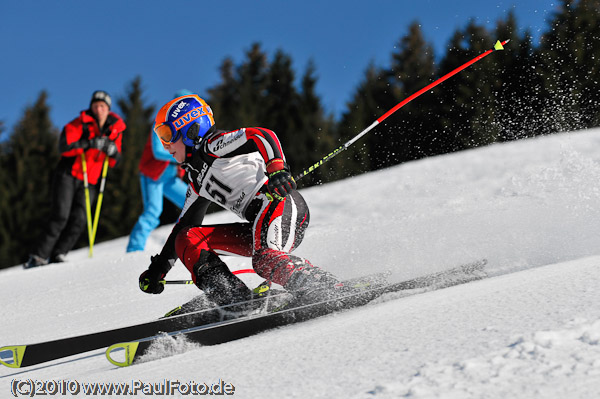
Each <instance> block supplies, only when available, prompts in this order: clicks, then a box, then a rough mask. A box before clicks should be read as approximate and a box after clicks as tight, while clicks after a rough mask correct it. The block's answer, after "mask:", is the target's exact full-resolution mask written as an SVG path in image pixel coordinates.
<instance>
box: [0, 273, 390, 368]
mask: <svg viewBox="0 0 600 399" xmlns="http://www.w3.org/2000/svg"><path fill="white" fill-rule="evenodd" d="M386 275H387V274H386V273H377V274H374V275H372V276H368V277H366V278H365V277H361V278H359V279H353V280H350V281H349V282H348V283H349V284H353V283H355V282H357V281H365V279H367V280H371V282H375V281H380V280H381V279H384V278H385V276H386ZM288 296H289V294H288V293H287V292H283V293H279V294H275V295H270V296H268V297H266V298H258V299H254V300H250V301H245V302H240V303H234V304H231V305H226V306H221V307H214V308H209V309H200V310H197V311H193V312H187V313H184V314H177V315H172V316H168V317H163V318H160V319H158V320H153V321H150V322H146V323H141V324H135V325H131V326H126V327H120V328H115V329H112V330H106V331H101V332H95V333H90V334H83V335H79V336H74V337H67V338H61V339H56V340H52V341H45V342H40V343H36V344H29V345H11V346H4V347H0V364H2V365H4V366H7V367H11V368H22V367H28V366H34V365H36V364H40V363H45V362H49V361H52V360H57V359H61V358H65V357H68V356H73V355H77V354H81V353H85V352H89V351H92V350H96V349H101V348H106V347H108V346H109V345H111V344H114V343H115V342H123V341H134V340H138V339H142V338H146V337H150V336H153V335H156V334H159V333H161V332H162V333H168V332H172V331H178V330H181V329H185V328H189V327H194V326H198V325H205V324H211V323H215V322H219V321H224V320H227V319H228V318H235V317H239V314H240V311H239V309H247V308H261V307H263V304H266V303H267V302H276V301H277V300H278V299H281V298H282V297H285V298H287V297H288ZM169 313H171V312H169Z"/></svg>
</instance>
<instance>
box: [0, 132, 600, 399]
mask: <svg viewBox="0 0 600 399" xmlns="http://www.w3.org/2000/svg"><path fill="white" fill-rule="evenodd" d="M598 149H600V130H588V131H583V132H576V133H570V134H561V135H555V136H550V137H544V138H537V139H531V140H524V141H520V142H513V143H507V144H498V145H493V146H490V147H486V148H481V149H477V150H471V151H467V152H462V153H456V154H451V155H446V156H440V157H435V158H430V159H426V160H421V161H417V162H412V163H408V164H404V165H400V166H397V167H393V168H390V169H387V170H383V171H378V172H374V173H369V174H366V175H362V176H359V177H356V178H352V179H348V180H345V181H340V182H336V183H333V184H329V185H327V186H321V187H312V188H309V189H306V190H303V191H302V192H303V194H304V195H305V197H306V199H307V201H308V203H309V205H310V207H311V212H312V214H311V228H310V229H309V230H308V232H307V236H306V239H305V241H304V243H303V244H302V246H301V247H300V248H299V250H298V253H299V254H300V255H303V256H306V257H307V258H309V259H311V261H313V263H315V264H318V265H320V266H323V267H325V268H327V269H328V270H330V271H332V272H334V273H336V274H337V275H339V276H340V277H342V278H346V277H354V276H358V275H361V274H366V273H370V272H373V271H380V270H387V269H390V270H392V271H393V276H392V278H393V279H394V280H401V279H406V278H410V277H416V276H418V275H422V274H426V273H429V272H433V271H438V270H443V269H445V268H449V267H451V266H454V265H456V264H459V263H462V262H465V261H471V260H475V259H479V258H487V259H488V260H489V265H488V270H489V272H490V275H491V277H490V278H488V279H485V280H481V281H477V282H472V283H469V284H465V285H462V286H456V287H452V288H448V289H444V290H439V291H434V292H428V293H423V294H419V295H414V296H402V295H398V294H394V295H390V296H388V297H385V298H383V299H382V300H380V301H378V302H377V303H373V304H370V305H369V306H366V307H364V308H361V309H356V310H352V311H348V312H344V313H340V314H335V315H331V316H326V317H322V318H319V319H316V320H312V321H310V322H306V323H302V324H298V325H294V326H289V327H284V328H280V329H277V330H274V331H270V332H266V333H263V334H259V335H256V336H253V337H250V338H246V339H242V340H238V341H234V342H230V343H227V344H223V345H217V346H212V347H199V346H195V345H191V344H181V343H180V346H186V349H188V350H187V351H185V352H184V353H180V354H177V349H175V350H171V352H170V354H171V355H172V356H170V357H167V358H163V359H159V360H154V361H149V362H146V363H141V364H138V365H134V366H131V367H129V368H124V369H120V368H116V367H114V366H112V365H111V364H109V363H108V362H107V361H106V359H105V358H104V355H103V351H100V350H99V351H94V352H90V353H88V354H85V355H79V356H73V357H71V358H68V359H62V360H58V361H55V362H50V363H46V364H42V365H39V366H32V367H29V368H25V369H9V368H6V367H0V397H9V395H10V392H11V391H10V390H11V387H12V386H13V381H14V380H15V379H18V380H26V379H32V380H36V381H44V380H56V381H60V380H68V381H74V380H75V381H77V382H79V383H93V382H126V383H130V384H133V383H134V382H136V381H142V382H143V383H148V384H149V383H160V382H164V381H165V380H173V381H174V380H179V381H181V382H188V381H193V382H195V383H199V384H201V383H207V384H212V383H216V382H218V381H219V380H220V379H221V380H223V381H226V382H228V383H231V384H233V386H235V395H234V397H238V398H258V397H261V398H321V397H322V398H397V397H412V398H437V397H439V398H508V397H510V398H565V397H569V398H591V397H597V393H598V392H599V391H600V345H599V344H600V307H599V306H598V303H600V289H599V288H598V287H599V286H600V267H599V266H600V223H599V222H600V201H599V200H600V189H599V187H600V166H599V164H598V160H599V159H600V152H599V151H598ZM342 156H343V155H342ZM232 220H234V219H233V218H232V217H230V216H228V215H226V214H215V215H211V216H210V217H209V218H207V222H209V223H219V222H224V221H232ZM169 230H170V228H169V227H164V228H161V229H159V230H157V231H156V232H155V233H154V234H153V236H152V239H151V242H150V243H149V245H148V248H147V251H146V252H145V253H134V254H126V253H125V246H126V242H127V238H126V237H124V238H121V239H117V240H114V241H111V242H108V243H102V244H99V245H97V246H95V251H94V252H95V256H94V258H93V259H89V258H88V257H87V252H86V251H85V250H78V251H74V252H73V253H71V254H69V262H67V263H65V264H59V265H52V266H49V267H45V268H40V269H35V270H22V269H21V268H19V267H14V268H10V269H5V270H2V271H0V292H2V294H3V295H2V297H3V298H4V299H3V306H1V307H0V320H2V330H1V333H0V346H4V345H15V344H25V343H33V342H38V341H44V340H50V339H56V338H61V337H67V336H71V335H76V334H81V333H88V332H94V331H99V330H104V329H110V328H114V327H119V326H125V325H128V324H131V323H135V322H142V321H147V320H151V319H153V318H155V317H157V316H159V315H161V314H163V313H165V312H166V311H167V310H169V309H171V308H173V307H175V306H176V305H178V304H180V303H183V302H185V301H186V300H188V299H190V298H191V297H193V296H194V295H195V294H196V290H195V288H193V287H186V286H169V287H167V288H168V289H167V290H165V292H164V293H163V294H161V295H155V296H150V295H145V294H143V293H142V292H140V291H139V290H138V288H137V277H138V275H139V274H140V273H141V272H142V271H143V270H145V268H146V267H147V265H148V262H149V256H150V255H152V254H154V253H155V252H156V251H158V250H159V249H160V247H161V246H162V243H163V242H164V239H165V238H166V236H167V235H168V233H169ZM228 263H229V264H230V266H231V267H233V268H235V267H243V266H244V264H245V261H244V260H238V259H230V260H228ZM169 278H173V279H177V278H188V276H187V275H186V272H185V269H184V267H183V266H181V265H178V267H176V268H174V270H173V271H172V272H171V273H170V274H169ZM190 346H191V347H190ZM90 355H92V356H90ZM80 396H81V397H84V396H83V394H81V395H80ZM141 396H143V395H142V394H140V397H141ZM174 397H177V395H175V396H174Z"/></svg>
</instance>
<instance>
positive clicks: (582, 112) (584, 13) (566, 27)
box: [538, 0, 600, 131]
mask: <svg viewBox="0 0 600 399" xmlns="http://www.w3.org/2000/svg"><path fill="white" fill-rule="evenodd" d="M598 37H600V1H599V0H579V1H577V2H576V1H574V0H561V7H560V10H559V11H558V12H557V13H556V14H555V15H554V17H553V19H552V22H551V24H550V29H549V31H548V32H546V33H545V34H544V35H543V37H542V42H541V45H540V48H539V52H538V60H539V63H540V66H541V68H540V69H541V77H542V81H543V85H544V91H543V93H542V94H543V97H544V98H546V99H547V101H548V103H547V106H546V107H547V109H548V113H547V116H548V120H549V121H550V122H552V128H553V130H554V131H567V130H575V129H582V128H588V127H592V126H597V125H598V123H599V122H600V121H599V120H598V115H599V106H598V104H599V103H600V94H599V93H598V90H597V83H598V82H599V81H600V71H599V70H598V67H597V65H598V59H600V43H599V42H598Z"/></svg>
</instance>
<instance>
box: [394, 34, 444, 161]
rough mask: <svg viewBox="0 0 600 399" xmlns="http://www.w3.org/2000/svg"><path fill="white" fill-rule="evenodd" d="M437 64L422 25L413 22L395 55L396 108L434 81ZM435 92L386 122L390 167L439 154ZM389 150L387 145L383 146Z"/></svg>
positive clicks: (410, 104)
mask: <svg viewBox="0 0 600 399" xmlns="http://www.w3.org/2000/svg"><path fill="white" fill-rule="evenodd" d="M434 76H435V61H434V54H433V47H432V46H431V45H430V44H429V43H427V42H426V41H425V38H424V36H423V32H422V31H421V26H420V25H419V24H418V23H417V22H413V23H412V24H411V25H410V26H409V31H408V34H407V35H406V36H404V37H402V38H401V39H400V41H399V43H398V45H397V51H395V52H393V53H392V66H391V69H390V84H391V86H392V88H393V91H392V92H393V93H394V101H393V102H394V104H392V105H391V106H390V108H391V107H392V106H394V105H395V104H397V103H399V102H400V101H402V100H403V99H405V98H406V97H408V96H410V95H412V94H414V93H416V92H417V91H419V90H420V89H422V88H423V87H425V86H427V85H428V84H430V83H431V82H432V81H433V78H434ZM436 103H437V101H436V99H435V90H434V92H433V93H424V94H423V95H422V96H420V97H419V98H418V99H416V100H415V101H414V102H411V103H409V104H407V105H405V106H404V107H403V108H402V109H400V110H399V111H398V112H397V113H395V114H394V115H392V116H390V118H388V119H387V120H386V123H388V124H389V125H391V126H390V131H389V134H388V141H389V145H388V147H389V151H390V155H389V158H388V159H387V162H386V165H395V164H398V163H401V162H406V161H410V160H413V159H419V158H423V157H426V156H429V155H432V154H436V153H438V151H437V150H436V140H437V136H438V134H439V133H438V131H437V126H436V123H435V121H436V119H435V118H432V117H431V115H433V114H434V112H435V107H436V105H437V104H436ZM383 146H384V147H385V143H384V145H383Z"/></svg>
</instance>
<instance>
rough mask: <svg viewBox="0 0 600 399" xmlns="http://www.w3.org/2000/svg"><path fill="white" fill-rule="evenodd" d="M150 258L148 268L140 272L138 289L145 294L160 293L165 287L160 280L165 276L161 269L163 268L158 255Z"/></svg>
mask: <svg viewBox="0 0 600 399" xmlns="http://www.w3.org/2000/svg"><path fill="white" fill-rule="evenodd" d="M150 259H151V260H152V263H151V264H150V266H149V267H148V270H146V271H145V272H143V273H142V274H140V279H139V282H140V290H142V291H144V292H145V293H146V294H160V293H161V292H163V291H164V289H165V283H164V281H162V280H163V278H165V276H166V273H164V272H163V271H162V270H163V268H162V267H161V265H160V262H161V259H160V257H159V256H158V255H157V256H153V257H151V258H150Z"/></svg>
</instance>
